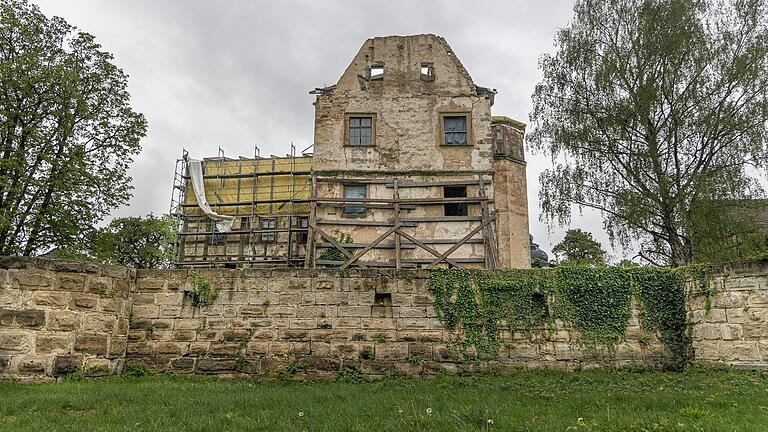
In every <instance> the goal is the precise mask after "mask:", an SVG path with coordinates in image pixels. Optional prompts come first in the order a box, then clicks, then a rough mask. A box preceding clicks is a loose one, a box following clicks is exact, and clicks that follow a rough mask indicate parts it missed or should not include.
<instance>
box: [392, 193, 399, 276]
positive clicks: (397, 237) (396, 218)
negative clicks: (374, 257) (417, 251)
mask: <svg viewBox="0 0 768 432" xmlns="http://www.w3.org/2000/svg"><path fill="white" fill-rule="evenodd" d="M394 188H395V190H394V191H393V192H394V193H393V195H394V198H395V199H396V200H398V201H397V202H395V226H396V227H398V226H400V192H399V191H398V189H397V180H395V184H394ZM398 231H399V229H396V230H395V268H396V269H399V268H400V234H399V233H398Z"/></svg>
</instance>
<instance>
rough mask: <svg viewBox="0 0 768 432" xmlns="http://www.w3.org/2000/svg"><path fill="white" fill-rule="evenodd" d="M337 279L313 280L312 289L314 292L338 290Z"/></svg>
mask: <svg viewBox="0 0 768 432" xmlns="http://www.w3.org/2000/svg"><path fill="white" fill-rule="evenodd" d="M337 283H338V280H337V279H315V280H314V281H313V284H312V287H313V288H314V289H316V290H338V286H337Z"/></svg>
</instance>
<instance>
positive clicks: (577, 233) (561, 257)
mask: <svg viewBox="0 0 768 432" xmlns="http://www.w3.org/2000/svg"><path fill="white" fill-rule="evenodd" d="M552 252H553V253H554V254H555V256H556V257H557V259H558V261H559V263H560V264H568V265H592V266H599V265H603V264H605V256H606V255H607V253H606V252H605V251H604V250H603V247H602V246H601V245H600V243H598V242H597V241H596V240H595V239H593V238H592V233H590V232H586V231H582V230H580V229H571V230H568V231H567V232H566V233H565V238H563V241H561V242H560V243H558V244H556V245H555V247H554V248H552Z"/></svg>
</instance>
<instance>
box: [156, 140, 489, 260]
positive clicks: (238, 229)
mask: <svg viewBox="0 0 768 432" xmlns="http://www.w3.org/2000/svg"><path fill="white" fill-rule="evenodd" d="M311 148H312V147H311V146H310V147H308V148H307V149H304V151H302V152H301V153H300V155H296V148H295V146H293V145H291V153H290V154H287V155H286V156H275V155H271V156H270V157H262V156H261V155H260V150H259V148H258V147H254V155H253V158H244V157H240V158H237V159H232V158H227V157H226V156H225V155H224V152H223V150H222V149H221V148H219V152H218V155H217V156H216V157H213V158H205V159H204V160H203V164H202V165H203V183H204V187H205V196H206V199H207V201H208V203H209V205H210V207H211V209H212V210H213V211H214V212H216V213H218V214H221V215H228V216H233V217H234V218H235V219H234V222H233V225H232V229H231V230H230V231H227V232H221V231H218V230H217V228H216V224H215V223H214V221H213V220H211V219H210V218H209V217H208V216H206V215H205V214H204V213H203V211H202V210H201V209H200V208H199V206H198V203H197V200H196V197H195V194H194V193H192V190H193V189H192V187H191V186H192V185H191V179H190V176H189V171H188V162H189V154H188V153H187V151H186V150H185V151H183V152H182V156H181V158H179V159H178V160H177V161H176V170H175V174H174V181H173V183H174V184H173V194H172V197H171V211H170V213H171V215H173V216H174V217H175V218H176V221H177V234H178V235H177V241H176V244H175V247H174V252H175V253H174V256H175V257H176V259H175V264H176V266H177V267H232V268H243V267H275V266H280V267H285V266H288V267H292V266H293V267H301V266H303V267H306V268H315V267H318V266H321V267H340V268H342V269H344V268H349V267H361V268H366V267H389V268H397V269H400V268H420V267H426V268H433V267H436V266H448V267H482V268H495V267H496V266H497V265H498V262H499V258H498V251H497V246H496V238H497V236H496V233H495V222H496V215H495V211H494V210H493V203H494V200H493V198H492V197H489V196H488V194H487V193H486V190H487V189H488V188H489V187H490V188H492V184H493V177H492V173H491V172H483V173H477V174H474V175H471V174H470V175H468V174H461V175H460V176H453V178H450V177H449V176H447V175H446V174H445V173H434V174H430V175H428V176H427V177H429V179H428V180H425V179H422V180H415V179H407V178H399V177H401V176H392V175H391V174H389V175H377V174H371V175H370V176H368V177H366V178H348V177H347V178H339V177H338V176H328V175H326V174H327V173H323V172H316V171H313V169H312V153H311V151H310V150H311ZM342 177H344V176H342ZM350 183H352V184H368V185H369V186H372V185H376V186H377V187H379V194H378V197H366V198H346V197H344V196H343V193H341V195H342V196H340V195H339V193H340V192H341V191H342V190H343V187H344V186H343V185H344V184H350ZM318 185H321V186H320V188H319V189H320V190H322V191H323V193H322V194H321V196H318ZM446 186H448V187H463V188H464V190H465V191H471V192H472V193H469V194H467V193H465V195H464V196H461V197H446V196H442V194H441V193H439V192H437V190H439V189H444V187H446ZM381 188H383V189H381ZM333 190H335V191H336V192H332V191H333ZM384 190H386V191H387V192H383V191H384ZM403 192H405V195H404V196H401V194H402V193H403ZM329 194H330V195H329ZM451 204H454V205H461V206H465V207H466V209H465V212H464V213H465V214H464V215H459V216H449V215H447V213H446V214H443V213H441V212H439V211H435V210H436V209H435V208H436V207H444V206H446V205H451ZM348 206H353V207H358V208H363V209H365V213H366V214H367V215H366V216H365V217H351V218H350V217H345V215H344V209H345V207H348ZM417 209H421V212H420V213H419V214H420V216H419V215H414V214H412V213H414V212H415V211H416V210H417ZM425 209H432V210H429V212H427V213H425V211H426V210H425ZM436 225H440V226H442V227H447V226H453V227H461V226H464V227H465V229H464V230H463V231H462V230H461V229H454V230H451V231H450V233H451V235H450V236H447V237H446V236H445V234H446V233H447V231H445V230H437V231H436V230H434V229H433V230H432V231H430V230H428V229H426V227H428V226H432V227H434V226H436ZM332 229H335V230H336V232H338V233H339V234H337V235H332V234H331V233H333V232H334V231H332ZM345 230H348V231H350V230H351V231H356V232H357V233H364V232H365V233H367V235H369V236H370V237H369V239H368V240H366V241H362V242H343V241H342V239H341V238H340V237H341V233H342V232H343V231H345ZM428 232H432V234H431V235H425V234H427V233H428ZM440 233H443V236H442V237H441V236H440ZM389 239H391V240H389ZM460 248H464V250H465V252H466V249H467V248H469V249H470V250H471V251H472V252H471V253H468V254H467V253H462V251H461V250H460ZM475 248H479V249H477V250H476V249H475ZM325 251H336V253H335V254H328V253H324V252H325ZM419 251H420V253H417V252H419ZM369 252H370V254H369V257H368V259H362V258H363V257H364V255H366V254H368V253H369ZM425 254H426V255H425ZM452 254H453V255H454V256H452ZM456 254H458V255H459V256H458V257H457V256H455V255H456ZM329 255H332V256H335V257H336V258H333V259H329V258H327V256H329ZM370 255H372V257H371V256H370Z"/></svg>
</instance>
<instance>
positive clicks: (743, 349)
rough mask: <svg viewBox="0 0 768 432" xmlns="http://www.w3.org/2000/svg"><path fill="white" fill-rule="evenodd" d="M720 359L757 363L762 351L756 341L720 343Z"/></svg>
mask: <svg viewBox="0 0 768 432" xmlns="http://www.w3.org/2000/svg"><path fill="white" fill-rule="evenodd" d="M718 350H719V354H720V358H721V359H723V360H725V361H757V360H760V350H759V348H758V343H757V342H756V341H720V343H719V345H718Z"/></svg>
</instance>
